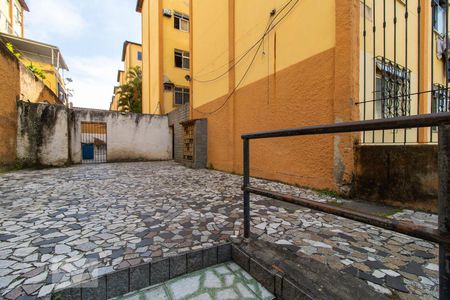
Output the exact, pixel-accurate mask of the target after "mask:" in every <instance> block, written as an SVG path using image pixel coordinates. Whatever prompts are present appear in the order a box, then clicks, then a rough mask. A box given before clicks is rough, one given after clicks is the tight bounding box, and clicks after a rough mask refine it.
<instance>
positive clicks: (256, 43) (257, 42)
mask: <svg viewBox="0 0 450 300" xmlns="http://www.w3.org/2000/svg"><path fill="white" fill-rule="evenodd" d="M294 1H297V2H298V1H299V0H289V1H288V2H287V3H286V4H285V5H284V6H283V7H282V8H281V9H280V10H279V11H278V12H277V13H276V15H275V16H273V18H272V21H270V22H269V24H268V25H267V27H266V30H265V32H264V34H263V36H262V37H261V38H260V39H258V40H257V41H256V42H255V43H254V44H253V45H252V46H251V47H250V48H249V49H248V50H247V51H245V52H244V53H243V54H242V55H240V58H239V59H238V60H237V61H236V58H235V59H233V64H232V65H231V66H229V67H228V69H227V70H226V71H225V72H223V73H221V74H220V75H218V76H216V77H214V78H211V79H205V80H200V79H196V78H193V80H194V81H197V82H200V83H208V82H212V81H216V80H218V79H220V78H221V77H223V76H225V75H227V74H228V73H229V72H230V71H231V70H233V68H235V67H236V65H237V64H239V63H240V62H241V61H242V60H243V59H244V58H245V57H246V56H247V55H248V54H249V53H250V52H251V51H252V50H253V49H254V48H255V47H256V46H258V45H259V43H260V42H261V41H264V39H265V37H266V36H267V35H268V34H269V33H270V32H271V31H272V30H273V29H274V28H271V26H272V24H273V22H275V20H276V19H277V18H278V16H279V15H280V14H281V13H282V12H283V11H284V10H285V9H286V8H287V7H288V6H289V5H290V4H291V3H292V2H294ZM296 4H297V3H296ZM296 4H294V5H296ZM227 64H229V63H227ZM223 66H226V64H225V65H223ZM223 66H221V67H219V68H218V69H216V70H215V71H218V70H220V69H221V68H222V67H223ZM215 71H211V72H209V73H213V72H215Z"/></svg>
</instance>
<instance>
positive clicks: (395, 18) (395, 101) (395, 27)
mask: <svg viewBox="0 0 450 300" xmlns="http://www.w3.org/2000/svg"><path fill="white" fill-rule="evenodd" d="M393 22H394V66H395V68H397V1H396V0H395V1H394V20H393ZM394 77H395V82H396V84H395V85H394V94H395V99H394V116H397V115H398V103H399V101H400V99H399V97H398V81H397V72H395V75H394ZM392 142H393V143H395V129H394V130H392Z"/></svg>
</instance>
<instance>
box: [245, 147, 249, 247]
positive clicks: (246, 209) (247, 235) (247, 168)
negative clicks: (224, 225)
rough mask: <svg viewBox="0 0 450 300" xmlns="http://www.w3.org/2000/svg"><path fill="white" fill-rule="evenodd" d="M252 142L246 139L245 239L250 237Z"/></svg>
mask: <svg viewBox="0 0 450 300" xmlns="http://www.w3.org/2000/svg"><path fill="white" fill-rule="evenodd" d="M249 185H250V140H249V139H244V237H245V238H246V239H247V238H249V237H250V193H249V192H248V191H247V187H248V186H249Z"/></svg>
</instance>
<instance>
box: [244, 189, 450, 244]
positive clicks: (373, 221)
mask: <svg viewBox="0 0 450 300" xmlns="http://www.w3.org/2000/svg"><path fill="white" fill-rule="evenodd" d="M245 190H246V191H248V192H250V193H253V194H256V195H260V196H264V197H268V198H272V199H276V200H281V201H286V202H290V203H294V204H297V205H301V206H304V207H307V208H310V209H314V210H317V211H321V212H325V213H329V214H333V215H337V216H340V217H343V218H347V219H351V220H354V221H358V222H362V223H365V224H369V225H373V226H376V227H380V228H384V229H387V230H391V231H395V232H398V233H402V234H406V235H408V236H412V237H416V238H419V239H424V240H427V241H430V242H435V243H449V241H450V235H448V234H443V233H442V232H440V231H439V230H437V229H432V228H429V227H425V226H420V225H417V224H414V223H410V222H403V221H398V220H393V219H386V218H381V217H378V216H374V215H370V214H366V213H362V212H359V211H355V210H351V209H347V208H345V209H344V208H340V207H336V206H334V205H330V204H325V203H321V202H316V201H312V200H308V199H303V198H300V197H295V196H291V195H284V194H281V193H278V192H272V191H267V190H264V189H260V188H255V187H247V188H246V189H245Z"/></svg>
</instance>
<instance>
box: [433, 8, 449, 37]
mask: <svg viewBox="0 0 450 300" xmlns="http://www.w3.org/2000/svg"><path fill="white" fill-rule="evenodd" d="M445 5H446V4H445V1H442V0H433V29H434V30H435V31H436V32H437V33H438V34H440V35H445V27H446V25H445V23H446V12H445V10H446V9H445Z"/></svg>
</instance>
